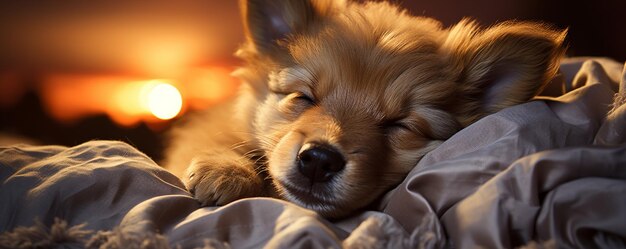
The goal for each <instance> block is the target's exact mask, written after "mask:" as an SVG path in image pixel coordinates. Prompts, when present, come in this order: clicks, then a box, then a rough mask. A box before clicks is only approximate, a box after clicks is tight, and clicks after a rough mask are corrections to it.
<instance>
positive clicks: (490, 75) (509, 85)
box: [442, 20, 567, 126]
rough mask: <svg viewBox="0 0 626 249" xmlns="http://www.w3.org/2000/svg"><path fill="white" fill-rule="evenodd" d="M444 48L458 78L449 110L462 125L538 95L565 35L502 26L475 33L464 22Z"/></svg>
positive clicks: (531, 26) (539, 27)
mask: <svg viewBox="0 0 626 249" xmlns="http://www.w3.org/2000/svg"><path fill="white" fill-rule="evenodd" d="M449 32H450V33H449V35H448V38H447V40H446V42H445V43H444V45H443V47H442V48H443V49H444V53H448V55H449V56H450V57H449V58H450V60H451V61H450V62H451V63H452V65H454V70H455V71H456V73H458V74H457V79H456V81H457V84H458V91H457V96H456V99H457V101H458V102H457V103H455V106H454V107H453V109H454V112H455V114H456V115H457V117H458V119H459V122H460V123H461V124H463V125H464V126H466V125H469V124H471V123H472V122H475V121H476V120H478V119H480V118H481V117H483V116H486V115H488V114H491V113H494V112H497V111H499V110H501V109H504V108H506V107H509V106H512V105H516V104H519V103H523V102H525V101H528V100H530V99H531V98H532V97H534V96H535V95H536V94H538V93H539V92H540V91H541V90H542V89H543V87H544V86H545V85H546V84H547V83H548V82H549V81H550V79H552V78H553V77H554V75H555V74H556V73H557V71H558V66H559V60H560V58H561V57H562V56H563V54H564V52H565V49H564V48H563V46H562V43H563V40H564V39H565V35H566V33H567V31H566V30H560V31H559V30H555V29H552V28H550V27H548V26H546V25H543V24H539V23H530V22H504V23H501V24H499V25H496V26H493V27H491V28H488V29H486V30H480V29H479V28H478V27H477V25H476V24H475V23H473V22H471V21H468V20H463V21H461V22H460V23H459V24H457V25H456V26H454V27H453V28H452V29H450V31H449Z"/></svg>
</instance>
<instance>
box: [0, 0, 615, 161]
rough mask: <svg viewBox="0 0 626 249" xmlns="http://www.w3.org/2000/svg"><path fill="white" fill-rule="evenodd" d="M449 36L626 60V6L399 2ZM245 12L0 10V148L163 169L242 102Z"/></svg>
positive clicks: (187, 7) (101, 6) (67, 5)
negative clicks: (546, 27) (30, 146)
mask: <svg viewBox="0 0 626 249" xmlns="http://www.w3.org/2000/svg"><path fill="white" fill-rule="evenodd" d="M393 2H395V3H397V4H399V5H401V6H404V7H405V8H407V9H409V11H410V12H411V13H412V14H415V15H425V16H430V17H434V18H436V19H439V20H441V21H442V22H443V23H444V25H446V26H449V25H452V24H454V23H456V22H458V21H459V20H461V19H462V18H463V17H472V18H474V19H475V20H477V21H478V22H479V23H481V24H482V25H490V24H493V23H496V22H498V21H504V20H510V19H517V20H535V21H544V22H548V23H552V24H554V25H555V26H556V27H559V28H569V35H568V40H567V42H568V44H569V52H568V55H569V56H603V57H610V58H613V59H615V60H618V61H624V60H626V28H624V24H625V22H624V18H623V14H622V13H621V12H623V11H624V10H625V9H626V8H625V7H626V1H623V0H619V1H618V0H605V1H602V0H599V1H593V2H592V1H565V0H553V1H543V0H509V1H501V0H473V1H465V0H437V1H426V0H421V1H409V0H406V1H398V0H396V1H393ZM241 29H242V25H241V20H240V17H239V13H238V6H237V1H235V0H229V1H218V0H206V1H196V0H186V1H167V0H153V1H141V0H126V1H107V0H91V1H84V0H64V1H51V0H43V1H32V0H23V1H10V0H3V1H0V145H1V144H10V143H13V142H15V141H18V140H19V141H24V140H27V141H30V142H31V143H37V144H61V145H67V146H73V145H77V144H80V143H82V142H85V141H88V140H92V139H115V140H121V141H125V142H128V143H129V144H132V145H134V146H135V147H137V148H138V149H140V150H141V151H143V152H144V153H146V154H148V155H149V156H151V157H153V158H154V159H155V160H159V159H160V158H161V157H162V155H161V150H162V148H163V146H164V136H163V134H164V132H165V131H166V130H167V128H168V127H169V126H170V125H171V124H172V123H173V122H175V121H176V120H178V119H180V118H181V117H183V116H184V115H186V114H188V113H191V112H194V111H197V110H201V109H205V108H208V107H210V106H211V105H214V104H216V103H218V102H220V101H222V100H224V99H226V98H228V97H229V96H232V95H233V94H234V93H235V90H236V88H237V85H238V84H239V83H238V81H237V80H236V79H233V78H232V77H230V76H229V73H230V71H232V70H233V69H234V68H235V67H237V66H238V65H240V63H241V62H240V61H238V60H237V59H236V58H234V56H233V52H234V51H235V50H236V48H237V47H238V46H239V45H240V44H241V43H242V41H243V35H242V31H241Z"/></svg>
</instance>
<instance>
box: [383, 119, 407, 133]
mask: <svg viewBox="0 0 626 249" xmlns="http://www.w3.org/2000/svg"><path fill="white" fill-rule="evenodd" d="M381 126H382V128H383V129H384V130H385V133H390V132H393V131H398V130H404V131H411V128H410V127H409V126H408V125H407V124H406V123H405V122H403V119H402V118H398V119H391V120H387V121H385V122H383V123H382V125H381Z"/></svg>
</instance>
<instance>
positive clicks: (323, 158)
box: [297, 142, 346, 184]
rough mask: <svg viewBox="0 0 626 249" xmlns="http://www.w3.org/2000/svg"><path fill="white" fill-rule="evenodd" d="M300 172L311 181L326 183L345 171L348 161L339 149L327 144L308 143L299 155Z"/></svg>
mask: <svg viewBox="0 0 626 249" xmlns="http://www.w3.org/2000/svg"><path fill="white" fill-rule="evenodd" d="M297 165H298V170H299V171H300V173H301V174H302V175H304V176H305V177H306V178H308V179H309V180H310V181H311V184H313V183H316V182H326V181H328V180H330V179H331V178H332V177H333V176H335V175H336V174H338V173H339V172H341V171H342V170H343V168H344V167H345V165H346V161H345V160H344V158H343V156H342V155H341V153H339V151H337V149H335V148H333V147H332V146H330V145H328V144H326V143H317V142H313V143H306V144H304V145H303V146H302V148H301V149H300V152H299V153H298V162H297Z"/></svg>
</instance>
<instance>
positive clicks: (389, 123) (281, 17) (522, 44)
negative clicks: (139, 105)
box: [167, 0, 565, 217]
mask: <svg viewBox="0 0 626 249" xmlns="http://www.w3.org/2000/svg"><path fill="white" fill-rule="evenodd" d="M241 6H242V10H243V19H244V24H245V32H246V37H247V42H246V43H245V44H244V45H243V46H242V47H241V49H240V50H239V51H238V52H237V55H238V56H239V57H240V58H242V59H243V60H244V61H245V62H246V64H245V66H244V67H242V68H241V69H239V70H238V71H237V72H236V73H235V74H236V75H237V76H238V77H239V78H241V80H242V81H243V82H244V83H245V84H243V86H242V89H241V94H240V95H239V97H238V98H237V100H233V102H232V103H226V104H224V105H223V106H221V107H218V108H214V109H212V110H208V111H207V112H206V113H204V114H200V115H198V116H196V117H192V118H191V119H190V120H188V121H187V122H186V123H184V124H182V125H180V126H179V127H178V128H176V129H175V130H173V132H172V134H173V141H172V145H171V147H170V149H169V151H168V155H167V167H168V168H169V169H171V170H172V171H173V172H175V173H177V174H179V175H180V176H181V177H182V178H183V180H184V181H185V184H186V185H187V187H188V188H189V189H190V190H191V191H192V192H193V193H194V195H195V197H196V198H197V199H198V200H200V201H201V202H202V203H204V204H205V205H209V204H218V205H221V204H226V203H228V202H231V201H234V200H236V199H239V198H243V197H249V196H277V197H281V198H284V199H286V200H289V201H292V202H294V203H296V204H299V205H301V206H304V207H308V208H311V209H313V210H316V211H317V212H319V213H320V214H322V215H324V216H327V217H341V216H345V215H348V214H350V213H351V212H353V211H355V210H357V209H360V208H363V207H366V206H367V205H368V204H369V203H371V202H373V201H374V200H375V199H376V198H378V197H380V195H381V194H383V193H384V192H385V191H386V190H389V189H390V188H391V187H393V186H394V185H396V184H398V183H399V182H400V181H402V179H404V178H405V176H406V174H407V173H408V172H409V171H410V170H411V169H412V168H413V167H414V166H415V165H416V163H417V162H418V161H419V160H420V158H421V157H422V156H423V155H424V154H426V153H427V152H429V151H431V150H433V149H435V148H436V147H437V146H438V145H439V144H440V143H441V142H442V141H444V140H446V139H447V138H449V137H450V136H452V135H453V134H454V133H455V132H457V131H458V130H460V129H461V128H463V127H465V126H467V125H469V124H471V123H472V122H475V121H476V120H478V119H480V118H481V117H483V116H485V115H488V114H490V113H494V112H497V111H499V110H501V109H503V108H505V107H508V106H511V105H515V104H519V103H522V102H525V101H528V100H529V99H531V98H532V97H533V96H535V95H536V94H537V93H538V92H539V91H540V90H541V89H542V88H543V86H544V85H545V84H546V83H547V82H548V81H549V80H550V79H551V78H552V77H553V76H554V75H555V73H556V71H557V66H558V60H559V57H560V56H561V55H562V54H563V51H564V49H563V48H562V46H561V44H562V42H563V39H564V37H565V32H564V31H557V30H554V29H552V28H550V27H548V26H546V25H543V24H538V23H529V22H504V23H501V24H498V25H496V26H493V27H490V28H487V29H481V28H480V27H478V26H477V25H476V24H475V23H474V22H472V21H469V20H463V21H461V22H460V23H458V24H457V25H455V26H453V27H451V28H449V29H445V28H443V27H442V25H441V24H440V23H439V22H438V21H436V20H433V19H430V18H425V17H416V16H411V15H409V14H408V13H407V12H406V11H404V10H402V9H400V8H398V7H397V6H394V5H391V4H389V3H387V2H366V3H356V2H350V1H333V0H318V1H314V0H297V1H274V0H272V1H269V0H248V1H242V2H241ZM309 143H323V144H324V146H325V148H330V150H333V151H335V150H336V151H337V152H338V154H340V157H341V158H343V160H344V161H345V164H343V165H342V166H343V167H342V168H341V169H340V170H339V171H338V172H336V173H335V172H332V177H330V179H329V180H328V179H326V178H324V179H326V180H324V181H321V182H317V181H315V180H313V179H314V178H310V177H309V178H307V177H306V176H304V175H303V174H304V173H302V171H299V170H298V164H299V163H301V162H300V161H301V159H302V155H301V153H302V150H304V148H303V145H305V144H309ZM316 170H319V169H316Z"/></svg>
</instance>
